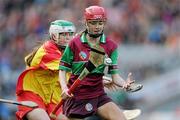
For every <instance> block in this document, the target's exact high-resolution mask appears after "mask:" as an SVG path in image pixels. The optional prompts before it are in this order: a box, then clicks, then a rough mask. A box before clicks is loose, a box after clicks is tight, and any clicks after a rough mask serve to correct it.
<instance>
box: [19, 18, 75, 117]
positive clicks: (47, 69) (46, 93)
mask: <svg viewBox="0 0 180 120" xmlns="http://www.w3.org/2000/svg"><path fill="white" fill-rule="evenodd" d="M74 32H75V26H74V24H73V23H72V22H70V21H66V20H56V21H53V22H51V24H50V28H49V34H50V39H49V40H47V41H45V42H44V43H43V44H42V45H40V47H38V48H37V49H36V50H34V51H33V52H32V53H30V54H29V55H28V56H27V57H26V58H25V62H26V65H27V68H26V70H25V71H23V72H22V73H21V75H20V76H19V78H18V82H17V86H16V95H17V101H19V102H21V101H32V102H34V103H36V104H37V105H38V107H37V108H28V107H24V106H18V111H17V112H16V117H17V120H50V117H49V114H50V113H51V112H52V110H53V109H54V107H55V106H56V105H57V104H58V102H59V101H60V99H61V96H60V95H61V87H60V84H59V81H58V76H59V62H60V61H59V59H60V58H61V56H62V54H63V51H64V48H65V47H66V45H67V44H68V42H69V41H70V40H71V39H72V37H73V34H74ZM66 75H67V77H68V76H69V75H68V74H66ZM60 113H61V109H60V110H58V112H57V116H58V117H57V119H56V120H67V118H66V117H65V116H64V115H63V114H60Z"/></svg>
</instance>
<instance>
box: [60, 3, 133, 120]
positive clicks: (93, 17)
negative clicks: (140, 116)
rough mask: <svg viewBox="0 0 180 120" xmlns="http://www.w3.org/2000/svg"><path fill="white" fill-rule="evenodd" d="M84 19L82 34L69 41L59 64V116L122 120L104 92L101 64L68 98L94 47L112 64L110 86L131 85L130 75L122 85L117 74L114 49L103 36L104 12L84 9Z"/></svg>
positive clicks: (122, 115)
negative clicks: (60, 89)
mask: <svg viewBox="0 0 180 120" xmlns="http://www.w3.org/2000/svg"><path fill="white" fill-rule="evenodd" d="M84 17H85V26H86V30H85V31H84V32H82V34H80V35H77V36H76V37H74V38H73V39H72V40H71V41H70V43H69V45H68V46H67V47H66V49H65V51H64V53H63V56H62V58H61V62H60V67H59V68H60V71H59V77H60V79H59V80H60V83H61V88H62V91H63V93H62V95H61V96H62V99H64V100H65V102H64V104H63V113H64V114H65V115H66V116H67V117H68V118H69V119H71V120H79V119H84V118H85V117H88V116H91V115H94V114H98V115H99V116H100V117H101V118H103V119H107V120H125V119H126V118H125V116H124V114H123V112H122V110H121V109H120V108H119V107H118V106H117V105H116V104H115V103H114V102H113V101H112V100H111V99H110V98H109V97H108V96H107V95H106V93H105V91H104V86H103V75H104V69H105V66H106V64H104V63H102V65H100V66H98V67H97V68H95V70H93V71H92V72H91V73H90V74H89V75H87V76H86V77H85V78H84V79H83V80H82V81H81V82H80V85H79V86H78V87H77V88H76V89H75V91H74V92H73V94H68V90H69V87H70V86H71V85H72V84H73V83H74V82H75V80H76V79H77V78H78V76H79V75H80V73H81V72H82V70H83V68H84V65H85V63H86V62H87V61H88V59H89V53H90V51H91V47H92V46H94V45H96V46H101V47H102V48H103V49H104V50H105V54H106V55H107V56H108V57H109V58H110V59H111V60H112V65H110V66H109V74H111V76H112V82H113V83H115V84H117V85H119V86H122V87H123V88H125V89H126V88H128V87H129V86H130V85H131V83H133V82H134V80H132V75H131V74H129V75H128V79H127V80H126V81H125V80H123V79H122V77H121V76H120V75H119V74H118V68H117V61H118V49H117V48H118V46H117V44H116V43H114V42H113V41H112V40H110V39H109V38H108V37H106V36H105V34H104V27H105V24H106V20H107V16H106V12H105V9H104V8H103V7H100V6H90V7H88V8H86V9H85V12H84ZM70 71H71V72H72V73H71V76H70V79H69V81H68V83H67V78H66V74H67V73H68V72H70ZM72 96H73V97H72Z"/></svg>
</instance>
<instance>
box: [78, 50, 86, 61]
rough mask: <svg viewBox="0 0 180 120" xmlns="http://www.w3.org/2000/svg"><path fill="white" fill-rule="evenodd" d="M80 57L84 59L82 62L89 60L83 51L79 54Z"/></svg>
mask: <svg viewBox="0 0 180 120" xmlns="http://www.w3.org/2000/svg"><path fill="white" fill-rule="evenodd" d="M79 57H80V58H81V59H82V60H85V59H86V58H87V54H86V53H85V52H84V51H81V52H80V53H79Z"/></svg>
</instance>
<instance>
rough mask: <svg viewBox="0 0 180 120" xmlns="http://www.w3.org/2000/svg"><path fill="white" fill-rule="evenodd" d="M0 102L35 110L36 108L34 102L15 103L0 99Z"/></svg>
mask: <svg viewBox="0 0 180 120" xmlns="http://www.w3.org/2000/svg"><path fill="white" fill-rule="evenodd" d="M0 102H2V103H8V104H13V105H20V106H25V107H30V108H35V107H37V106H38V105H37V104H36V103H35V102H32V101H22V102H17V101H13V100H6V99H0Z"/></svg>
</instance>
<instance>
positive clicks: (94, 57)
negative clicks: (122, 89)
mask: <svg viewBox="0 0 180 120" xmlns="http://www.w3.org/2000/svg"><path fill="white" fill-rule="evenodd" d="M104 58H105V52H104V49H103V48H102V47H100V46H93V47H91V51H90V56H89V60H88V62H87V63H86V64H85V68H84V69H83V71H82V72H81V74H80V75H79V77H78V78H77V80H75V82H74V83H73V84H72V85H71V87H70V88H69V91H68V94H71V93H73V92H74V90H75V88H76V87H77V86H78V85H79V84H80V82H81V81H82V80H83V79H84V78H85V77H86V76H87V75H88V74H89V73H90V72H91V71H93V70H94V69H95V68H96V67H98V66H99V65H101V64H103V63H104ZM63 102H64V100H61V101H60V103H59V104H58V105H57V106H56V107H55V109H54V110H53V112H52V113H51V114H50V117H51V118H53V119H55V118H56V117H57V116H56V112H57V111H58V109H59V108H60V107H61V105H62V104H63Z"/></svg>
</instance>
